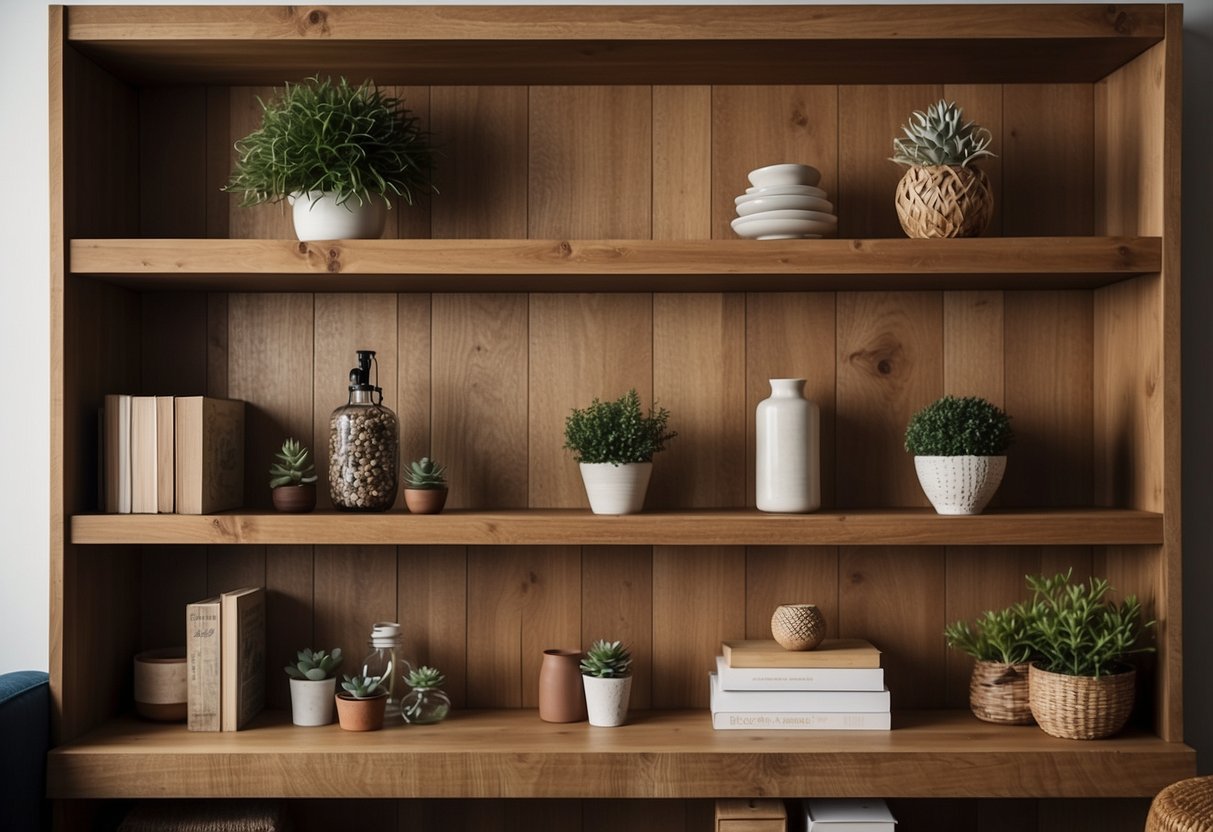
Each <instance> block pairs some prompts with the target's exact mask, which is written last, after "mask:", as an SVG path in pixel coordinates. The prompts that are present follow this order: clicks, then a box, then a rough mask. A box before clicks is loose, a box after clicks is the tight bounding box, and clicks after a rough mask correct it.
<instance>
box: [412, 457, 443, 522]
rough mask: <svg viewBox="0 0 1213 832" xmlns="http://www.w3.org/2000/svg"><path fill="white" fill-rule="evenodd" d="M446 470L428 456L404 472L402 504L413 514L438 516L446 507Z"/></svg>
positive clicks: (416, 461) (415, 461) (413, 463)
mask: <svg viewBox="0 0 1213 832" xmlns="http://www.w3.org/2000/svg"><path fill="white" fill-rule="evenodd" d="M447 492H448V489H447V485H446V468H445V467H443V466H442V465H439V464H438V463H437V462H435V461H434V460H432V459H430V458H429V457H428V456H423V457H422V458H421V459H418V460H414V461H413V462H411V463H409V466H408V468H406V469H405V470H404V504H405V505H406V506H408V509H409V511H411V512H412V513H413V514H438V513H439V512H441V511H442V507H443V506H445V505H446V495H447Z"/></svg>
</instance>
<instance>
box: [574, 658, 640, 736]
mask: <svg viewBox="0 0 1213 832" xmlns="http://www.w3.org/2000/svg"><path fill="white" fill-rule="evenodd" d="M581 681H582V683H583V684H584V685H585V704H586V711H587V712H588V714H589V717H590V724H591V725H597V726H598V727H600V728H615V727H617V726H620V725H623V723H624V722H626V721H627V718H628V701H629V700H630V699H631V696H632V654H631V652H630V651H629V650H628V648H626V647H624V646H623V643H622V642H619V641H601V640H600V641H596V642H594V644H593V646H591V647H590V649H589V651H588V652H587V653H586V656H585V658H584V659H582V660H581Z"/></svg>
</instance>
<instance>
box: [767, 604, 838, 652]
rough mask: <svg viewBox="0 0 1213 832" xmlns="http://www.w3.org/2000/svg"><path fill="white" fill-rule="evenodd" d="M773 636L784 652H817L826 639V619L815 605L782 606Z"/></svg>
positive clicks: (772, 621) (772, 630)
mask: <svg viewBox="0 0 1213 832" xmlns="http://www.w3.org/2000/svg"><path fill="white" fill-rule="evenodd" d="M771 635H772V636H774V637H775V640H776V641H778V642H779V645H780V646H781V647H783V649H784V650H816V649H817V647H818V645H820V644H821V642H822V640H823V639H825V637H826V619H825V616H824V615H822V614H821V610H819V609H817V607H816V606H814V605H813V604H780V605H779V607H777V608H776V610H775V614H774V615H772V616H771Z"/></svg>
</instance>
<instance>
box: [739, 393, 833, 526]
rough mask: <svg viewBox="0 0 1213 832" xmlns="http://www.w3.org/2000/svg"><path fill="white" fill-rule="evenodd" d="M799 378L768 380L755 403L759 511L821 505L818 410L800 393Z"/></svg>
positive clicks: (810, 508) (795, 510)
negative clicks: (768, 386)
mask: <svg viewBox="0 0 1213 832" xmlns="http://www.w3.org/2000/svg"><path fill="white" fill-rule="evenodd" d="M804 384H805V380H804V379H803V378H773V379H771V396H770V398H767V399H763V400H762V401H761V402H759V403H758V411H757V416H756V419H757V422H756V424H755V431H754V433H755V437H756V440H757V442H756V444H757V449H756V454H755V458H754V462H755V472H754V473H755V478H754V496H755V499H756V504H757V506H758V509H759V510H760V511H773V512H784V513H799V512H806V511H816V510H817V509H819V508H821V454H820V452H819V445H820V442H821V411H820V410H818V408H817V405H815V404H813V403H812V402H811V401H809V400H808V399H806V398H805V397H804Z"/></svg>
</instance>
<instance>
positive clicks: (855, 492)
mask: <svg viewBox="0 0 1213 832" xmlns="http://www.w3.org/2000/svg"><path fill="white" fill-rule="evenodd" d="M837 304H838V306H837V308H838V349H837V361H838V370H837V378H838V382H837V384H838V388H837V394H836V395H837V408H838V409H837V428H836V436H837V446H836V449H835V453H836V454H837V458H838V459H839V460H840V461H841V460H845V461H846V464H845V466H843V465H841V464H840V465H839V466H838V467H837V469H836V478H837V481H836V483H835V489H836V491H835V493H836V500H837V505H839V506H844V507H849V506H876V505H882V506H914V505H926V498H925V497H924V496H923V494H922V489H921V487H920V486H919V484H918V476H917V475H916V474H915V473H914V461H913V457H911V456H910V455H909V454H907V453H906V451H905V426H906V424H907V422H909V419H910V416H911V415H913V414H914V413H915V412H916V411H917V410H919V409H920V408H922V407H925V406H926V405H928V404H930V403H931V402H932V401H934V400H935V399H936V398H938V397H939V394H940V393H941V392H942V390H943V372H942V363H943V362H942V354H943V308H942V307H943V304H942V298H941V297H940V295H939V294H938V293H933V292H921V293H917V294H909V293H904V292H903V293H863V294H861V293H855V292H841V293H839V295H838V300H837ZM873 470H879V471H881V472H882V475H881V476H879V477H876V478H872V477H870V476H868V472H871V471H873Z"/></svg>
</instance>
